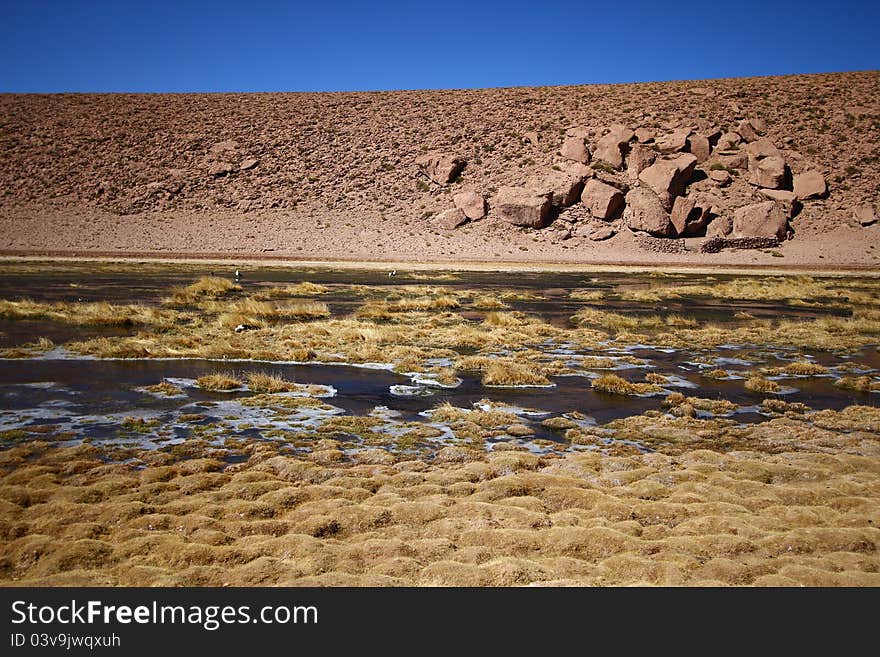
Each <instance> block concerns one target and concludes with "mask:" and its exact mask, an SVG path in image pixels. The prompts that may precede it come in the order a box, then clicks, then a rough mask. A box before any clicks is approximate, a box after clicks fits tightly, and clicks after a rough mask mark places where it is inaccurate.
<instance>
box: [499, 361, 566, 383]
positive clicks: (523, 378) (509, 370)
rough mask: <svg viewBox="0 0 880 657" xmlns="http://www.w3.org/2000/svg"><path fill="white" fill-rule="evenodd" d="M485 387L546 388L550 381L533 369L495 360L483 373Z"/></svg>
mask: <svg viewBox="0 0 880 657" xmlns="http://www.w3.org/2000/svg"><path fill="white" fill-rule="evenodd" d="M483 385H484V386H546V385H550V380H549V379H548V378H547V377H546V376H544V375H543V374H541V373H540V372H538V371H535V369H534V368H533V367H529V366H528V365H523V364H520V363H515V362H511V361H501V360H493V361H492V362H490V363H489V365H488V367H487V368H486V371H485V372H484V373H483Z"/></svg>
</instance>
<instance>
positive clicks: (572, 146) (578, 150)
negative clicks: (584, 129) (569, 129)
mask: <svg viewBox="0 0 880 657" xmlns="http://www.w3.org/2000/svg"><path fill="white" fill-rule="evenodd" d="M559 153H560V155H562V157H564V158H565V159H566V160H572V161H573V162H581V163H582V164H587V163H588V162H589V161H590V148H589V146H587V142H586V140H585V139H583V138H582V137H567V138H566V139H565V141H564V142H563V143H562V148H561V149H560V151H559Z"/></svg>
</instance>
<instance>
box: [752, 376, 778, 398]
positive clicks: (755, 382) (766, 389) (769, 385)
mask: <svg viewBox="0 0 880 657" xmlns="http://www.w3.org/2000/svg"><path fill="white" fill-rule="evenodd" d="M744 385H745V387H746V390H751V391H752V392H761V393H765V394H767V393H769V394H773V393H778V392H781V391H782V386H781V385H779V384H778V383H777V382H776V381H771V380H770V379H765V378H764V377H763V376H759V375H753V376H750V377H749V378H748V379H746V382H745V384H744Z"/></svg>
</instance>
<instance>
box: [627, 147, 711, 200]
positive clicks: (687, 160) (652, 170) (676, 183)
mask: <svg viewBox="0 0 880 657" xmlns="http://www.w3.org/2000/svg"><path fill="white" fill-rule="evenodd" d="M696 164H697V158H696V157H695V156H694V155H693V154H691V153H682V154H681V155H679V156H678V157H676V158H674V159H671V160H669V159H663V160H658V161H656V162H654V164H652V165H651V166H649V167H648V168H647V169H645V170H644V171H642V172H641V173H640V174H639V181H640V182H641V183H642V184H643V185H646V186H647V187H649V188H650V189H651V190H652V191H653V192H654V193H655V194H656V195H657V197H658V198H659V199H660V202H661V203H662V205H663V207H664V208H665V209H666V210H667V211H668V210H671V209H672V203H673V201H674V200H675V197H676V196H681V195H682V194H683V193H684V189H685V187H686V186H687V184H688V182H690V179H691V176H692V175H693V173H694V167H695V166H696Z"/></svg>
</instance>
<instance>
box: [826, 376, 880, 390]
mask: <svg viewBox="0 0 880 657" xmlns="http://www.w3.org/2000/svg"><path fill="white" fill-rule="evenodd" d="M834 385H836V386H838V387H840V388H846V389H847V390H857V391H859V392H874V391H877V390H880V381H877V380H876V379H872V378H871V377H870V376H842V377H840V378H839V379H837V381H835V382H834Z"/></svg>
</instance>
